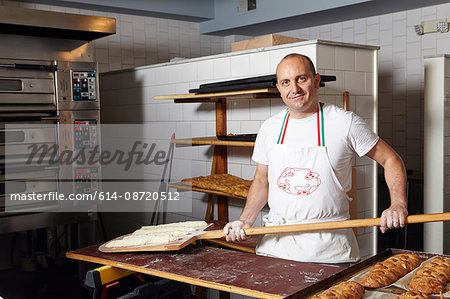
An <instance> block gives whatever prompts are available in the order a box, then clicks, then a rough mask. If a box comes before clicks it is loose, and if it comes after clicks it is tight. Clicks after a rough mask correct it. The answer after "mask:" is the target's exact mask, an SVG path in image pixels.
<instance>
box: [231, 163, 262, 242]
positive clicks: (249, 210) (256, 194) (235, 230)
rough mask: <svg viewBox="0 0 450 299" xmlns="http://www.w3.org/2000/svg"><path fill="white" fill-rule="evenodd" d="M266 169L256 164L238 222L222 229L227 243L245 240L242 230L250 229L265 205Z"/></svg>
mask: <svg viewBox="0 0 450 299" xmlns="http://www.w3.org/2000/svg"><path fill="white" fill-rule="evenodd" d="M268 169H269V167H268V166H267V165H263V164H259V163H258V165H257V167H256V172H255V177H254V179H253V182H252V184H251V186H250V190H249V191H248V195H247V200H246V202H245V206H244V210H243V211H242V214H241V216H240V217H239V220H236V221H233V222H230V223H228V224H227V225H226V226H225V227H224V232H225V234H226V239H227V241H242V240H245V238H246V236H245V232H244V231H243V230H242V228H248V227H251V226H252V225H253V223H254V222H255V220H256V217H258V214H259V212H260V211H261V210H262V208H263V207H264V206H265V204H266V203H267V200H268V194H269V179H268Z"/></svg>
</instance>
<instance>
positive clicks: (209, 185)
mask: <svg viewBox="0 0 450 299" xmlns="http://www.w3.org/2000/svg"><path fill="white" fill-rule="evenodd" d="M181 183H183V184H185V185H190V186H192V187H198V188H202V189H207V190H216V191H221V192H224V193H227V194H230V195H235V196H240V197H247V193H248V189H250V185H251V183H252V181H248V180H244V179H241V178H239V177H237V176H234V175H231V174H227V173H222V174H212V175H208V176H199V177H194V178H191V179H183V180H181Z"/></svg>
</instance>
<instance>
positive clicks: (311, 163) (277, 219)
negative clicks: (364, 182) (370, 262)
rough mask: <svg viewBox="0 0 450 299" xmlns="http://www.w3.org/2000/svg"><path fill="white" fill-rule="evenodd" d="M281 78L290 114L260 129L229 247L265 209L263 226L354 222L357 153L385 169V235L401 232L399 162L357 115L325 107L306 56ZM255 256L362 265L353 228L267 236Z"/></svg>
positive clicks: (280, 70)
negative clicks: (353, 171)
mask: <svg viewBox="0 0 450 299" xmlns="http://www.w3.org/2000/svg"><path fill="white" fill-rule="evenodd" d="M276 74H277V88H278V90H279V92H280V95H281V98H282V99H283V102H284V103H285V104H286V106H287V108H286V109H283V111H281V112H279V113H277V114H276V115H274V116H272V117H271V118H269V119H268V120H266V121H265V122H264V123H263V125H262V126H261V128H260V130H259V133H258V136H257V138H256V142H255V148H254V152H253V156H252V159H253V160H254V161H255V162H256V163H257V167H256V172H255V177H254V180H253V183H252V185H251V187H250V190H249V192H248V196H247V200H246V203H245V206H244V209H243V211H242V214H241V216H240V217H239V219H238V220H235V221H232V222H229V223H228V224H227V225H226V226H225V227H224V232H225V234H226V239H227V241H241V240H244V239H245V238H246V235H245V232H244V230H243V228H248V227H251V226H252V224H253V223H254V222H255V220H256V217H257V216H258V214H259V212H260V211H261V209H262V208H263V207H264V206H265V204H266V203H268V205H269V208H270V211H269V213H268V214H267V215H265V216H264V217H263V221H264V223H265V226H275V225H288V224H299V223H313V222H325V221H340V220H346V219H348V218H349V201H350V199H349V198H348V196H347V191H348V190H350V188H351V168H352V165H351V163H352V157H353V156H354V154H355V153H356V154H358V155H359V156H360V157H362V156H367V157H369V158H371V159H373V160H375V161H377V162H378V163H379V164H381V165H382V166H383V167H384V174H385V179H386V183H387V185H388V188H389V193H390V197H391V205H390V207H389V208H387V209H386V210H384V211H383V213H382V215H381V220H380V229H381V231H382V232H383V233H384V232H385V231H386V230H387V229H390V228H394V227H403V226H404V225H405V221H406V216H407V214H408V212H407V207H406V171H405V166H404V164H403V162H402V160H401V158H400V157H399V155H398V154H397V153H396V152H395V151H394V150H393V149H392V148H391V147H390V146H389V145H388V144H387V143H386V142H384V141H383V140H382V139H380V138H379V137H378V136H377V135H376V134H375V133H374V132H373V131H372V130H371V129H370V128H369V127H368V126H367V124H366V123H365V122H364V121H363V120H362V119H361V118H360V117H358V116H357V115H356V114H355V113H353V112H349V111H345V110H343V109H341V108H339V107H337V106H334V105H330V104H323V103H320V102H319V100H318V89H319V83H320V75H319V74H317V73H316V71H315V68H314V65H313V63H312V62H311V60H310V59H309V58H308V57H307V56H304V55H300V54H295V53H294V54H289V55H287V56H285V57H284V58H283V59H282V60H281V62H280V63H279V64H278V66H277V69H276ZM256 253H257V254H261V255H267V256H274V257H279V258H285V259H291V260H297V261H304V262H323V263H341V262H353V261H357V260H358V259H359V248H358V243H357V241H356V238H355V235H354V233H353V230H352V229H339V230H324V231H319V232H301V233H289V234H268V235H264V236H263V237H262V238H260V240H259V242H258V245H257V247H256Z"/></svg>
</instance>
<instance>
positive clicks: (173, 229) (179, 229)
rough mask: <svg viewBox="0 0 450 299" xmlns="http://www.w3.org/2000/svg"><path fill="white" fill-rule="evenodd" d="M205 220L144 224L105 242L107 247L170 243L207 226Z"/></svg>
mask: <svg viewBox="0 0 450 299" xmlns="http://www.w3.org/2000/svg"><path fill="white" fill-rule="evenodd" d="M207 225H208V223H206V222H205V221H186V222H176V223H168V224H161V225H151V226H143V227H142V228H140V229H138V230H136V231H134V232H133V233H132V234H130V235H127V236H125V237H123V238H122V239H120V240H113V241H110V242H108V243H106V244H105V246H106V247H128V246H141V245H156V244H161V243H168V242H172V241H175V240H177V239H179V238H180V237H183V236H186V235H188V234H189V233H191V232H195V231H196V230H198V229H199V228H201V227H205V226H207Z"/></svg>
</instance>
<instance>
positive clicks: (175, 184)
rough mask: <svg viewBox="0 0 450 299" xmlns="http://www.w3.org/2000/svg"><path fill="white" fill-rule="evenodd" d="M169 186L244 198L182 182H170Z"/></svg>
mask: <svg viewBox="0 0 450 299" xmlns="http://www.w3.org/2000/svg"><path fill="white" fill-rule="evenodd" d="M169 187H171V188H175V189H178V190H185V191H196V192H203V193H208V194H215V195H222V196H227V197H233V198H239V199H245V197H242V196H237V195H232V194H228V193H224V192H220V191H216V190H208V189H202V188H198V187H192V186H188V185H185V184H182V183H170V184H169Z"/></svg>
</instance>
